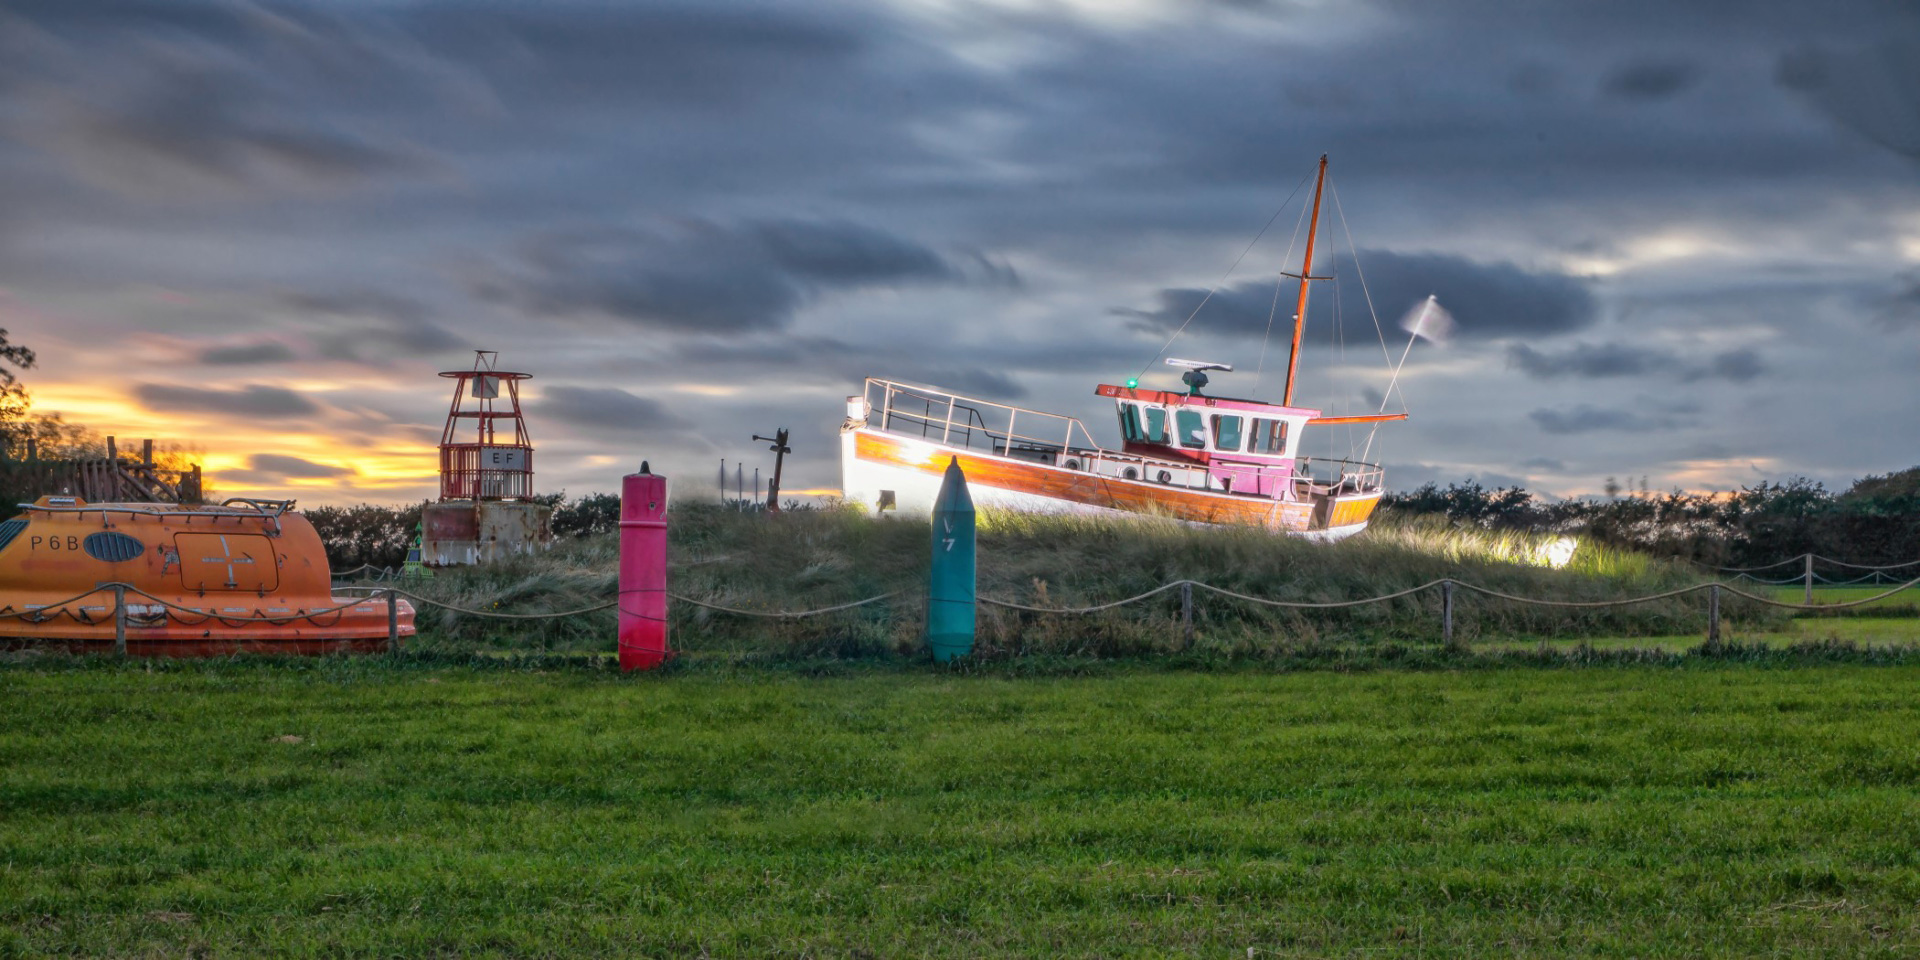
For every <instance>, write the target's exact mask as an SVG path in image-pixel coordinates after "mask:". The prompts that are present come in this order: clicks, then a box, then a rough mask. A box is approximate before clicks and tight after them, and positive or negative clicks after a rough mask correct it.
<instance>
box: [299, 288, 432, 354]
mask: <svg viewBox="0 0 1920 960" xmlns="http://www.w3.org/2000/svg"><path fill="white" fill-rule="evenodd" d="M279 303H280V305H281V306H282V307H283V308H285V309H286V310H287V311H289V312H290V313H292V314H293V316H294V317H295V318H297V319H298V320H299V321H300V322H301V324H302V326H304V327H306V328H307V329H308V336H309V338H310V339H311V340H312V341H313V345H314V349H315V350H316V351H317V353H318V354H319V356H320V357H322V358H324V359H328V360H344V361H348V362H354V363H370V364H376V365H384V364H389V363H392V362H394V361H396V360H399V359H403V358H410V357H416V356H420V355H423V354H438V353H445V352H448V351H451V350H455V349H458V348H460V347H461V346H462V345H463V343H464V341H462V340H461V339H460V338H459V337H456V336H454V335H453V334H452V333H450V332H448V331H447V330H446V329H445V328H443V327H441V326H439V325H438V324H435V323H434V322H432V321H431V320H429V319H427V316H428V312H427V309H426V307H424V306H422V305H421V304H419V303H417V302H415V301H413V300H409V299H407V298H404V297H395V296H392V295H389V294H385V293H379V292H371V291H357V292H345V293H306V292H301V293H289V294H286V295H284V296H282V297H281V298H280V300H279Z"/></svg>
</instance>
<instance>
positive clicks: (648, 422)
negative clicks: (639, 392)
mask: <svg viewBox="0 0 1920 960" xmlns="http://www.w3.org/2000/svg"><path fill="white" fill-rule="evenodd" d="M529 407H530V409H531V412H532V413H534V414H535V415H537V416H540V417H551V418H552V419H555V420H559V421H561V422H563V423H569V424H572V425H574V426H579V427H591V428H594V429H596V430H614V431H620V432H625V433H642V432H646V431H656V430H676V429H679V428H681V427H684V426H686V421H685V420H682V419H681V418H679V417H677V416H675V415H674V414H672V413H671V412H670V411H669V408H668V407H667V406H666V405H665V404H663V403H659V402H658V401H654V400H648V399H646V398H644V397H637V396H634V395H633V394H631V393H628V392H627V391H625V390H616V389H612V388H597V387H547V388H546V389H545V390H543V391H541V394H540V399H539V400H537V401H535V402H534V403H532V404H530V405H529Z"/></svg>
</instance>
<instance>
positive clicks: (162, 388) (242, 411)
mask: <svg viewBox="0 0 1920 960" xmlns="http://www.w3.org/2000/svg"><path fill="white" fill-rule="evenodd" d="M133 396H134V399H136V400H138V401H140V405H141V406H143V407H146V408H147V409H148V410H152V411H155V412H157V413H200V414H208V413H210V414H218V415H224V416H231V417H234V418H247V417H265V418H268V419H279V418H285V417H304V416H311V415H313V414H317V413H319V412H320V408H319V407H318V406H316V405H315V404H314V403H313V401H311V400H308V399H307V398H306V397H303V396H301V395H299V394H298V393H295V392H293V391H292V390H288V389H286V388H284V387H269V386H266V385H264V384H257V383H256V384H249V385H247V386H244V387H240V388H237V389H231V390H228V389H220V388H213V387H209V388H200V387H185V386H178V385H175V384H165V383H141V384H136V385H135V386H134V388H133Z"/></svg>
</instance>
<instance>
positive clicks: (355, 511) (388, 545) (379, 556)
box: [304, 491, 620, 571]
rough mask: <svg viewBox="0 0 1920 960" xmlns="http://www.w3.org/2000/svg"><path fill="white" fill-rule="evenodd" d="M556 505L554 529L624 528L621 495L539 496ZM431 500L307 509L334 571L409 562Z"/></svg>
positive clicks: (595, 531)
mask: <svg viewBox="0 0 1920 960" xmlns="http://www.w3.org/2000/svg"><path fill="white" fill-rule="evenodd" d="M534 499H535V500H536V501H537V502H539V503H544V504H546V505H547V506H550V507H552V508H553V534H554V536H555V537H556V538H559V539H577V538H580V537H589V536H597V535H599V534H606V533H612V532H614V531H616V530H619V529H620V496H619V495H618V494H613V493H589V494H587V495H585V496H583V497H578V498H575V499H573V500H568V499H566V493H565V492H564V491H563V492H561V493H555V494H547V495H545V496H541V497H535V498H534ZM427 503H428V501H425V500H422V501H421V502H419V503H414V504H407V505H404V506H392V507H387V506H376V505H374V504H367V503H363V504H360V505H358V506H352V507H314V508H312V509H310V510H306V511H304V512H305V513H306V516H307V519H308V520H309V521H311V522H312V523H313V528H314V530H316V531H318V532H319V534H320V542H321V544H322V545H324V546H325V547H326V550H327V563H328V564H329V565H330V566H332V568H333V569H334V570H335V571H342V570H352V569H354V568H356V567H359V566H362V565H367V566H372V567H394V568H398V567H399V566H400V565H401V564H402V563H405V562H406V559H407V551H408V550H409V549H411V548H412V546H413V540H414V537H415V536H416V535H417V534H418V532H419V527H420V515H421V511H422V510H423V509H425V507H426V506H427Z"/></svg>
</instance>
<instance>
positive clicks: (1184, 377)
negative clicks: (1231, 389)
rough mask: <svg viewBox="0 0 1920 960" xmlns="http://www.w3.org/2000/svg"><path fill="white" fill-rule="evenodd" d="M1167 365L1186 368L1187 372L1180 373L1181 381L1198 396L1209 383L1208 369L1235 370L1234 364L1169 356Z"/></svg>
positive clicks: (1226, 371) (1227, 371)
mask: <svg viewBox="0 0 1920 960" xmlns="http://www.w3.org/2000/svg"><path fill="white" fill-rule="evenodd" d="M1167 366H1169V367H1185V368H1186V370H1187V372H1186V373H1183V374H1181V375H1180V382H1181V383H1184V384H1186V385H1187V386H1188V387H1190V388H1192V390H1193V395H1194V396H1196V397H1197V396H1199V395H1200V388H1201V387H1204V386H1206V385H1207V371H1208V370H1219V371H1222V372H1225V373H1232V372H1233V364H1231V363H1214V362H1213V361H1211V360H1181V359H1179V358H1178V357H1168V358H1167Z"/></svg>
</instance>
